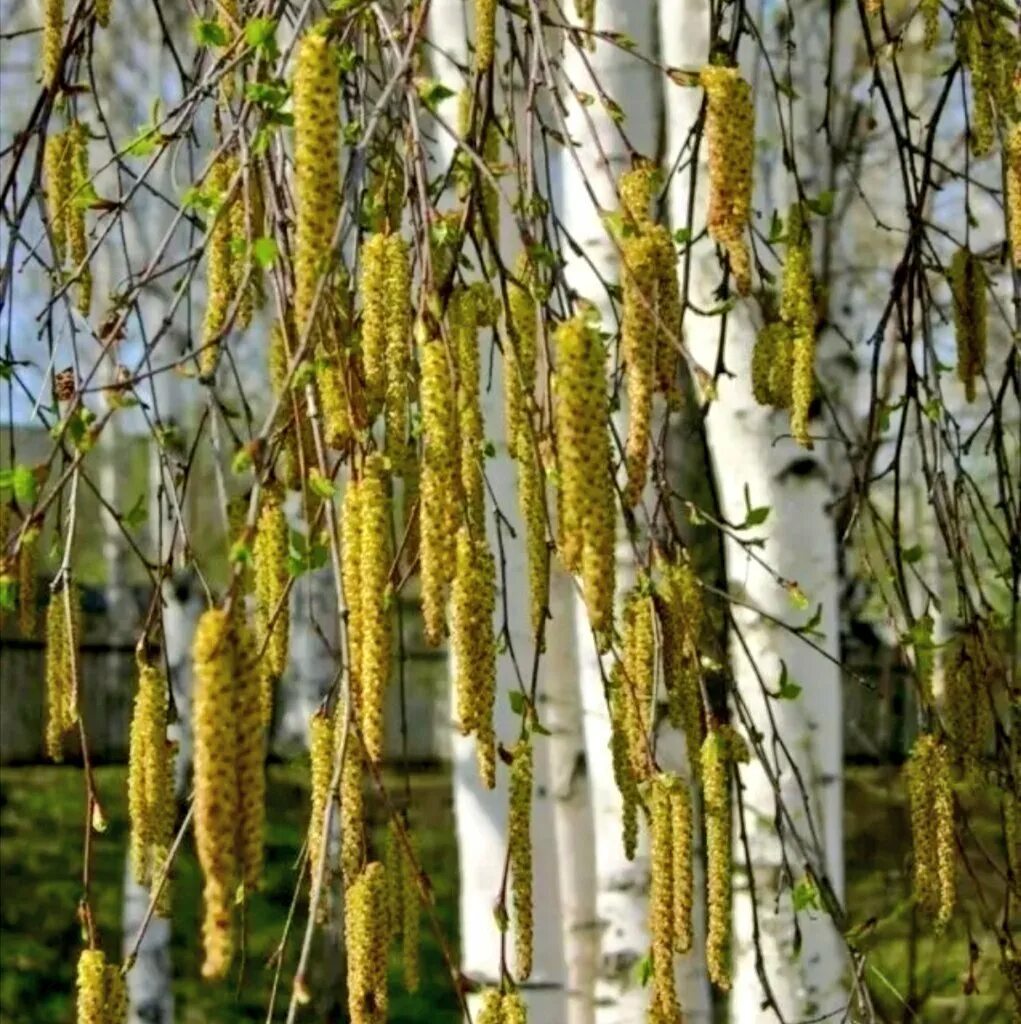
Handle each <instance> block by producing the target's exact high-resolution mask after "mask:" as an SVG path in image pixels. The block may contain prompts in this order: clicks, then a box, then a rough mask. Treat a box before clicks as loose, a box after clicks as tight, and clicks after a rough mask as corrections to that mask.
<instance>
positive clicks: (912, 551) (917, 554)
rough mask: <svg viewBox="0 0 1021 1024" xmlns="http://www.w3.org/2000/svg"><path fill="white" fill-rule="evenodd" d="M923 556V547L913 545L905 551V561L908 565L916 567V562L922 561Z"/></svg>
mask: <svg viewBox="0 0 1021 1024" xmlns="http://www.w3.org/2000/svg"><path fill="white" fill-rule="evenodd" d="M922 554H923V551H922V545H921V544H912V545H911V547H909V548H905V549H904V552H903V558H904V561H905V562H907V563H908V565H914V564H915V562H920V561H921V559H922Z"/></svg>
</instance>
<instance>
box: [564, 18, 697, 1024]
mask: <svg viewBox="0 0 1021 1024" xmlns="http://www.w3.org/2000/svg"><path fill="white" fill-rule="evenodd" d="M596 19H597V20H596V27H597V28H598V29H600V30H613V31H616V32H620V33H623V34H624V35H626V36H628V37H629V38H630V39H632V40H634V41H635V43H636V50H637V52H639V53H649V52H652V50H653V41H654V31H655V25H654V9H653V6H652V4H651V3H647V2H638V3H626V2H618V3H600V4H597V5H596ZM563 68H564V76H565V78H566V79H567V82H566V83H565V86H566V87H565V89H564V90H563V95H564V98H565V101H566V103H567V109H568V131H567V134H568V136H569V137H570V139H572V140H574V142H575V143H577V145H575V147H574V156H576V157H577V161H575V159H574V156H572V154H571V153H570V152H569V151H565V152H563V153H562V154H561V156H560V161H561V164H560V167H561V196H560V206H559V208H560V210H561V214H562V219H563V224H564V228H565V230H566V231H567V232H568V233H569V234H570V235H571V236H572V239H573V242H574V243H575V244H576V245H577V246H579V247H580V248H581V250H582V252H583V254H584V255H583V256H571V255H570V250H569V248H567V247H564V252H565V253H566V254H568V263H567V267H566V277H567V280H568V283H569V285H570V286H571V287H572V288H573V289H574V290H575V291H576V292H577V293H578V294H579V295H580V296H582V297H584V298H586V299H589V300H592V301H594V302H595V303H596V304H597V305H598V306H599V307H600V309H601V310H602V311H603V329H604V330H606V331H608V332H611V333H613V332H614V331H615V324H614V322H613V318H612V312H611V310H610V308H609V302H608V299H607V296H606V292H605V287H604V286H603V285H602V284H601V283H600V281H599V277H600V276H602V277H603V278H604V279H605V280H606V281H608V282H611V283H612V282H615V281H617V280H618V277H619V257H618V253H617V250H616V247H615V246H614V244H613V243H612V241H611V240H610V238H609V236H608V235H607V233H606V230H605V228H604V226H603V224H602V221H601V219H600V214H601V213H603V212H612V211H615V210H616V209H617V207H618V200H617V192H616V182H617V179H618V178H619V176H620V174H621V172H622V171H624V170H627V169H628V166H629V153H628V150H627V146H626V144H625V142H624V139H623V138H622V136H621V134H620V131H619V130H618V127H617V126H616V125H615V123H614V121H613V119H612V118H611V117H610V116H609V114H608V113H607V111H606V110H605V109H604V107H603V106H602V104H601V103H600V102H599V100H596V102H595V103H593V104H591V105H590V106H586V105H584V103H582V102H579V101H578V100H577V99H576V97H575V95H574V93H573V91H572V89H573V90H578V91H580V92H581V93H583V94H588V96H592V97H595V96H598V95H599V89H602V90H604V91H605V93H606V94H607V95H608V96H609V97H611V98H612V99H613V100H614V101H615V102H616V103H618V104H619V105H620V107H621V110H622V111H623V114H624V119H623V122H622V127H623V130H624V132H625V133H626V135H627V138H628V141H629V142H630V143H631V145H632V146H633V147H634V148H635V150H637V151H638V152H639V153H641V154H643V155H646V156H649V155H652V153H653V152H654V148H655V134H656V126H657V114H658V105H657V101H656V98H657V95H658V89H657V84H658V83H657V78H656V76H655V73H654V72H652V71H651V70H650V69H649V68H648V66H647V65H644V64H642V63H640V62H639V61H637V60H635V59H633V58H632V57H630V56H629V55H628V54H627V53H626V52H625V51H624V50H622V49H620V48H616V47H611V46H609V45H607V44H605V43H601V42H597V43H596V45H595V49H594V50H593V51H591V52H588V51H586V52H584V53H580V52H578V51H577V50H576V49H574V48H573V47H571V46H568V48H567V50H566V53H565V56H564V61H563ZM597 83H598V87H597ZM587 187H590V188H591V189H592V193H593V194H594V197H595V202H593V198H592V196H591V195H590V194H589V192H588V191H587ZM617 422H618V429H619V430H620V433H621V436H623V434H624V432H625V430H624V429H623V428H624V426H625V424H626V420H625V417H624V416H623V415H619V416H618V417H617ZM655 433H656V430H655V429H654V430H653V434H654V435H655ZM634 577H635V566H634V563H633V553H632V549H631V545H630V543H629V541H628V540H627V538H626V537H623V536H621V537H620V538H619V543H618V555H617V587H618V594H623V593H624V591H625V590H626V588H628V587H629V586H630V585H631V584H632V583H633V582H634ZM571 600H572V604H573V608H574V618H575V635H576V642H577V646H578V659H579V686H580V693H581V704H582V712H583V724H584V734H585V750H586V761H587V765H588V770H589V779H590V789H591V794H592V804H593V815H594V822H595V853H596V915H597V921H598V927H599V942H600V951H599V963H598V969H597V974H596V980H595V986H594V993H593V994H594V1000H595V1015H594V1019H595V1021H596V1022H597V1024H639V1022H641V1021H643V1020H644V1019H645V1014H646V1012H647V1008H648V1002H649V991H648V989H644V988H642V987H641V985H640V984H639V979H638V977H637V972H636V968H637V967H638V964H639V963H640V961H641V960H642V958H643V957H644V956H645V955H646V953H647V951H648V947H649V929H648V883H649V877H648V876H649V865H648V846H647V838H646V836H645V834H644V830H643V834H642V837H641V839H640V841H639V847H638V851H637V854H636V857H635V859H634V861H631V862H629V861H628V860H627V859H626V857H625V856H624V849H623V844H622V841H621V817H622V810H623V807H622V802H621V797H620V792H619V790H618V789H617V786H616V783H615V781H614V776H613V766H612V761H611V757H610V735H611V726H610V719H609V714H608V709H607V705H606V697H605V689H604V683H603V671H604V667H605V666H603V665H602V664H601V661H600V657H599V655H598V654H597V652H596V649H595V646H594V644H593V641H592V636H591V630H590V627H589V624H588V616H587V614H586V611H585V608H584V604H583V602H582V601H581V600H580V598H579V595H578V594H577V592H576V591H575V592H574V593H573V594H572V596H571ZM555 619H556V609H555V610H554V620H555ZM670 740H671V742H672V743H673V744H675V745H676V744H677V743H678V742H679V743H680V755H679V757H678V758H677V762H678V763H677V767H680V766H681V764H682V763H683V762H684V760H685V758H684V750H683V741H681V740H680V737H677V736H673V737H671V738H670ZM699 960H700V954H696V955H692V956H688V957H684V958H679V959H678V967H677V973H678V984H679V988H678V992H679V995H680V997H681V1002H682V1004H683V1005H684V1006H685V1010H686V1012H687V1013H688V1018H689V1020H692V1021H705V1020H707V1019H708V1016H707V1015H708V1012H709V999H708V989H707V987H706V984H705V977H704V969H703V968H702V967H701V965H700V963H699Z"/></svg>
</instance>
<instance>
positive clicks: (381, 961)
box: [344, 823, 419, 1024]
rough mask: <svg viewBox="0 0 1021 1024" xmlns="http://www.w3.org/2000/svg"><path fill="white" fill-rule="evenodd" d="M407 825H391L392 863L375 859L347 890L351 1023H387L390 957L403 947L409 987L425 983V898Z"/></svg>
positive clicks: (389, 847)
mask: <svg viewBox="0 0 1021 1024" xmlns="http://www.w3.org/2000/svg"><path fill="white" fill-rule="evenodd" d="M400 836H403V838H404V839H405V841H406V842H409V843H410V838H409V837H408V834H407V831H406V830H405V829H404V827H403V825H401V826H398V825H396V824H394V823H391V826H390V830H389V831H388V836H387V849H386V862H385V863H384V862H381V861H370V862H369V863H367V864H366V865H365V866H364V867H363V868H362V869H361V871H359V872H358V874H357V875H356V876H355V877H354V878H353V879H352V880H351V882H350V883H349V884H348V885H347V887H346V900H347V905H346V910H345V922H344V925H345V937H346V940H347V992H348V1013H349V1015H350V1019H351V1024H385V1022H386V1019H387V1016H386V1013H387V1006H388V1004H389V992H388V989H387V953H388V950H389V948H390V945H391V943H399V944H400V949H401V953H402V960H403V966H404V985H405V988H406V989H407V990H408V991H409V992H414V991H416V990H417V989H418V985H419V951H418V935H419V894H418V884H417V877H416V874H415V870H416V869H415V868H414V867H413V865H412V863H411V861H410V859H409V857H408V856H407V853H406V851H405V850H404V849H403V848H402V844H401V842H400V838H399V837H400Z"/></svg>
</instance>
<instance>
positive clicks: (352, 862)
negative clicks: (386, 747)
mask: <svg viewBox="0 0 1021 1024" xmlns="http://www.w3.org/2000/svg"><path fill="white" fill-rule="evenodd" d="M343 721H344V716H343V715H342V714H338V716H337V733H338V735H337V739H336V740H335V743H337V744H339V743H340V735H341V733H342V728H343ZM364 767H365V763H364V758H363V755H362V744H361V741H360V740H359V739H358V737H357V735H356V734H355V731H354V729H349V730H348V735H347V749H346V750H345V752H344V763H343V764H342V765H341V769H340V863H341V869H342V871H343V873H344V884H345V885H350V884H351V882H352V881H354V879H355V878H356V877H357V876H358V872H359V871H361V870H362V865H363V864H364V863H365V801H364V798H363V795H362V774H363V772H364Z"/></svg>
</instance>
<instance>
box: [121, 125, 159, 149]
mask: <svg viewBox="0 0 1021 1024" xmlns="http://www.w3.org/2000/svg"><path fill="white" fill-rule="evenodd" d="M161 138H162V136H161V135H160V133H159V132H158V131H157V130H156V129H155V128H154V127H153V126H152V125H151V124H146V125H142V127H141V128H139V129H138V132H137V134H136V135H135V137H134V138H133V139H132V140H131V141H130V142H129V143H128V144H127V146H126V147H125V152H126V153H127V154H128V155H129V156H148V155H149V154H150V153H152V152H153V151H154V150H155V149H156V147H157V146H159V144H160V140H161Z"/></svg>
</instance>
